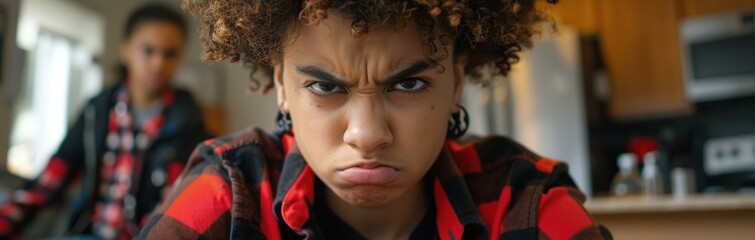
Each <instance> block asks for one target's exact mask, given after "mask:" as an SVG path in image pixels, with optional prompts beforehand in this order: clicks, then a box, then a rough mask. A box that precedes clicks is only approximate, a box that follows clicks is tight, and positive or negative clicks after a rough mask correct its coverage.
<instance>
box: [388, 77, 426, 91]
mask: <svg viewBox="0 0 755 240" xmlns="http://www.w3.org/2000/svg"><path fill="white" fill-rule="evenodd" d="M425 85H426V83H425V81H424V80H422V79H419V78H409V79H404V80H401V81H399V82H398V83H396V84H395V85H393V90H399V91H405V92H414V91H419V90H422V89H423V88H425Z"/></svg>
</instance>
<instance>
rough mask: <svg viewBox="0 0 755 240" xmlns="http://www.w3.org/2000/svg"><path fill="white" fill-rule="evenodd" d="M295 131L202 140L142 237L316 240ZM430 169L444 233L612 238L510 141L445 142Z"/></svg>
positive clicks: (566, 186)
mask: <svg viewBox="0 0 755 240" xmlns="http://www.w3.org/2000/svg"><path fill="white" fill-rule="evenodd" d="M294 141H295V140H294V138H293V136H290V135H274V136H269V135H267V134H265V133H264V132H262V131H261V130H256V129H255V130H247V131H244V132H241V133H239V134H236V135H235V136H230V137H226V138H220V139H214V140H208V141H206V142H204V144H201V145H200V146H199V147H198V148H197V149H196V150H195V152H194V154H193V155H192V157H191V159H190V160H189V165H188V167H187V168H186V169H185V170H184V172H183V174H182V176H181V177H180V178H179V180H178V181H179V182H177V184H176V186H175V187H174V189H173V190H172V191H173V192H172V194H171V196H170V197H169V198H168V199H167V200H166V202H165V203H164V205H163V206H161V207H159V208H158V212H156V213H155V214H154V215H153V217H152V219H150V221H149V222H148V223H147V226H145V228H144V229H143V230H142V232H141V233H140V236H138V237H137V238H139V239H143V238H146V239H175V238H181V239H228V238H231V239H292V238H299V239H301V238H307V239H318V238H321V237H320V236H317V234H316V233H317V232H319V231H318V229H316V226H315V224H313V221H314V220H313V214H314V213H315V211H314V210H313V209H311V206H314V204H313V201H314V200H315V197H314V194H315V190H314V185H315V181H316V179H315V178H316V176H315V175H314V173H313V172H312V170H311V169H310V168H309V167H308V166H307V164H306V162H305V161H304V159H303V157H302V156H301V154H300V153H299V151H298V149H297V147H296V144H295V142H294ZM430 174H432V176H433V178H434V180H433V183H432V186H433V194H434V198H435V206H436V224H437V229H438V234H439V236H440V239H610V238H611V235H610V233H609V232H608V231H607V230H606V229H605V228H604V227H602V226H600V225H598V224H596V223H595V222H594V221H593V220H592V218H591V216H590V215H589V214H588V213H587V212H586V211H585V209H584V208H583V207H582V203H583V202H584V200H585V198H584V195H583V194H582V193H581V192H580V191H579V190H578V189H577V188H576V187H575V185H574V183H573V181H572V180H571V178H570V177H569V175H568V173H567V170H566V166H565V165H564V164H561V163H558V162H556V161H553V160H549V159H545V158H541V157H538V156H537V155H535V154H533V153H532V152H530V151H528V150H527V149H525V148H524V147H522V146H520V145H519V144H517V143H514V142H513V141H511V140H508V139H506V138H501V137H492V138H484V139H478V140H473V141H469V142H467V143H464V144H460V143H457V142H455V141H448V142H447V144H446V147H445V148H444V150H443V153H442V154H441V155H440V157H439V158H438V159H437V160H436V162H435V164H434V165H433V167H432V169H431V172H430Z"/></svg>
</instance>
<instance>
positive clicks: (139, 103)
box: [128, 87, 160, 107]
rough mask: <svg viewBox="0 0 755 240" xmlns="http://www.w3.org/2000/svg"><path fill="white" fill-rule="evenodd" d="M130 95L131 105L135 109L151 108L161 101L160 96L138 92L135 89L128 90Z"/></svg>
mask: <svg viewBox="0 0 755 240" xmlns="http://www.w3.org/2000/svg"><path fill="white" fill-rule="evenodd" d="M128 94H129V96H130V97H131V104H132V105H134V106H135V107H149V106H152V105H154V104H156V103H158V102H159V101H160V94H157V93H151V92H149V91H137V90H135V88H133V87H131V88H128Z"/></svg>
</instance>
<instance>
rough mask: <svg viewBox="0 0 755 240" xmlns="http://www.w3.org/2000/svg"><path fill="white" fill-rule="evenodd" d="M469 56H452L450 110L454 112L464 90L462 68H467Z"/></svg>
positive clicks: (463, 54)
mask: <svg viewBox="0 0 755 240" xmlns="http://www.w3.org/2000/svg"><path fill="white" fill-rule="evenodd" d="M468 60H469V55H468V54H467V53H458V54H456V55H455V56H454V61H453V64H454V67H453V70H454V95H453V97H454V99H453V100H454V106H453V107H452V108H451V109H452V110H453V111H454V112H456V111H458V110H459V109H458V108H459V107H458V106H459V105H460V104H461V93H462V92H463V90H464V76H465V75H466V72H465V71H464V68H465V67H466V66H467V61H468Z"/></svg>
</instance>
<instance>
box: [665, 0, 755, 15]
mask: <svg viewBox="0 0 755 240" xmlns="http://www.w3.org/2000/svg"><path fill="white" fill-rule="evenodd" d="M679 5H680V8H681V14H682V17H685V18H686V17H697V16H703V15H709V14H716V13H723V12H730V11H737V10H742V9H755V0H680V2H679Z"/></svg>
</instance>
